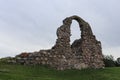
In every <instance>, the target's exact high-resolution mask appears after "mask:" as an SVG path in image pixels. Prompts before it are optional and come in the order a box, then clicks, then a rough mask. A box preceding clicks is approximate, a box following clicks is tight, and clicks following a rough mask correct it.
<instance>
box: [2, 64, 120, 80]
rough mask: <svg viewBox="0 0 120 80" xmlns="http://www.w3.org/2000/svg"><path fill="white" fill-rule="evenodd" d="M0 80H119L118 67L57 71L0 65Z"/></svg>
mask: <svg viewBox="0 0 120 80" xmlns="http://www.w3.org/2000/svg"><path fill="white" fill-rule="evenodd" d="M0 80H120V67H112V68H105V69H84V70H65V71H57V70H54V69H51V68H47V67H44V66H23V65H10V64H0Z"/></svg>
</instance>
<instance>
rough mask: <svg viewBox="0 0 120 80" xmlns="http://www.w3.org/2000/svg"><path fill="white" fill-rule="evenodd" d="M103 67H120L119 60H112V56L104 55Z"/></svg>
mask: <svg viewBox="0 0 120 80" xmlns="http://www.w3.org/2000/svg"><path fill="white" fill-rule="evenodd" d="M104 64H105V67H120V58H117V60H114V57H113V56H112V55H104Z"/></svg>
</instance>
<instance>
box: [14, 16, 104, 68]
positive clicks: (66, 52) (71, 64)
mask: <svg viewBox="0 0 120 80" xmlns="http://www.w3.org/2000/svg"><path fill="white" fill-rule="evenodd" d="M72 20H76V21H77V22H78V24H79V28H80V30H81V34H80V35H81V38H80V39H77V40H75V41H74V42H73V43H72V44H70V36H71V30H70V27H71V23H72ZM56 34H57V40H56V44H55V45H54V46H53V47H52V48H51V49H49V50H40V51H38V52H33V53H22V54H20V55H17V56H16V63H21V64H26V65H38V64H42V65H49V66H50V67H53V68H56V69H57V70H65V69H83V68H95V69H96V68H103V67H104V62H103V55H102V48H101V42H100V41H97V40H96V37H95V35H93V32H92V30H91V27H90V25H89V24H88V23H87V22H86V21H84V20H83V19H82V18H80V17H78V16H76V15H75V16H71V17H67V18H65V19H64V20H63V24H62V25H61V26H60V27H59V28H58V29H57V33H56Z"/></svg>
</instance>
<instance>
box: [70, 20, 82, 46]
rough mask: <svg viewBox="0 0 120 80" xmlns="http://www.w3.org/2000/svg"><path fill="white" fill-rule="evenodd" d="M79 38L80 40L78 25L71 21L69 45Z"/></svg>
mask: <svg viewBox="0 0 120 80" xmlns="http://www.w3.org/2000/svg"><path fill="white" fill-rule="evenodd" d="M80 38H81V31H80V26H79V23H78V22H77V21H76V20H72V24H71V37H70V45H72V44H73V42H74V41H75V40H77V39H80Z"/></svg>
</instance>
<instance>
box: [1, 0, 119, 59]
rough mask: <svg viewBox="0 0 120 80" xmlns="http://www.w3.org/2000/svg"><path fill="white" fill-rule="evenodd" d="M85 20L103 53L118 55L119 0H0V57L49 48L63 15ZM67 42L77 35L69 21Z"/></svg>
mask: <svg viewBox="0 0 120 80" xmlns="http://www.w3.org/2000/svg"><path fill="white" fill-rule="evenodd" d="M72 15H78V16H80V17H81V18H83V19H84V20H85V21H87V22H88V23H89V24H90V25H91V27H92V30H93V33H94V34H95V35H96V37H97V39H98V40H100V41H101V42H102V48H103V54H108V55H113V56H114V57H115V58H117V57H120V0H0V57H5V56H15V55H17V54H20V53H21V52H34V51H39V50H40V49H49V48H51V47H52V46H53V45H54V44H55V41H56V38H57V37H56V29H57V28H58V27H59V26H61V25H62V20H63V19H64V18H65V17H69V16H72ZM71 30H72V37H71V42H72V41H73V40H75V39H76V38H79V37H80V36H79V34H80V31H79V26H78V24H77V22H76V21H73V23H72V26H71Z"/></svg>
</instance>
